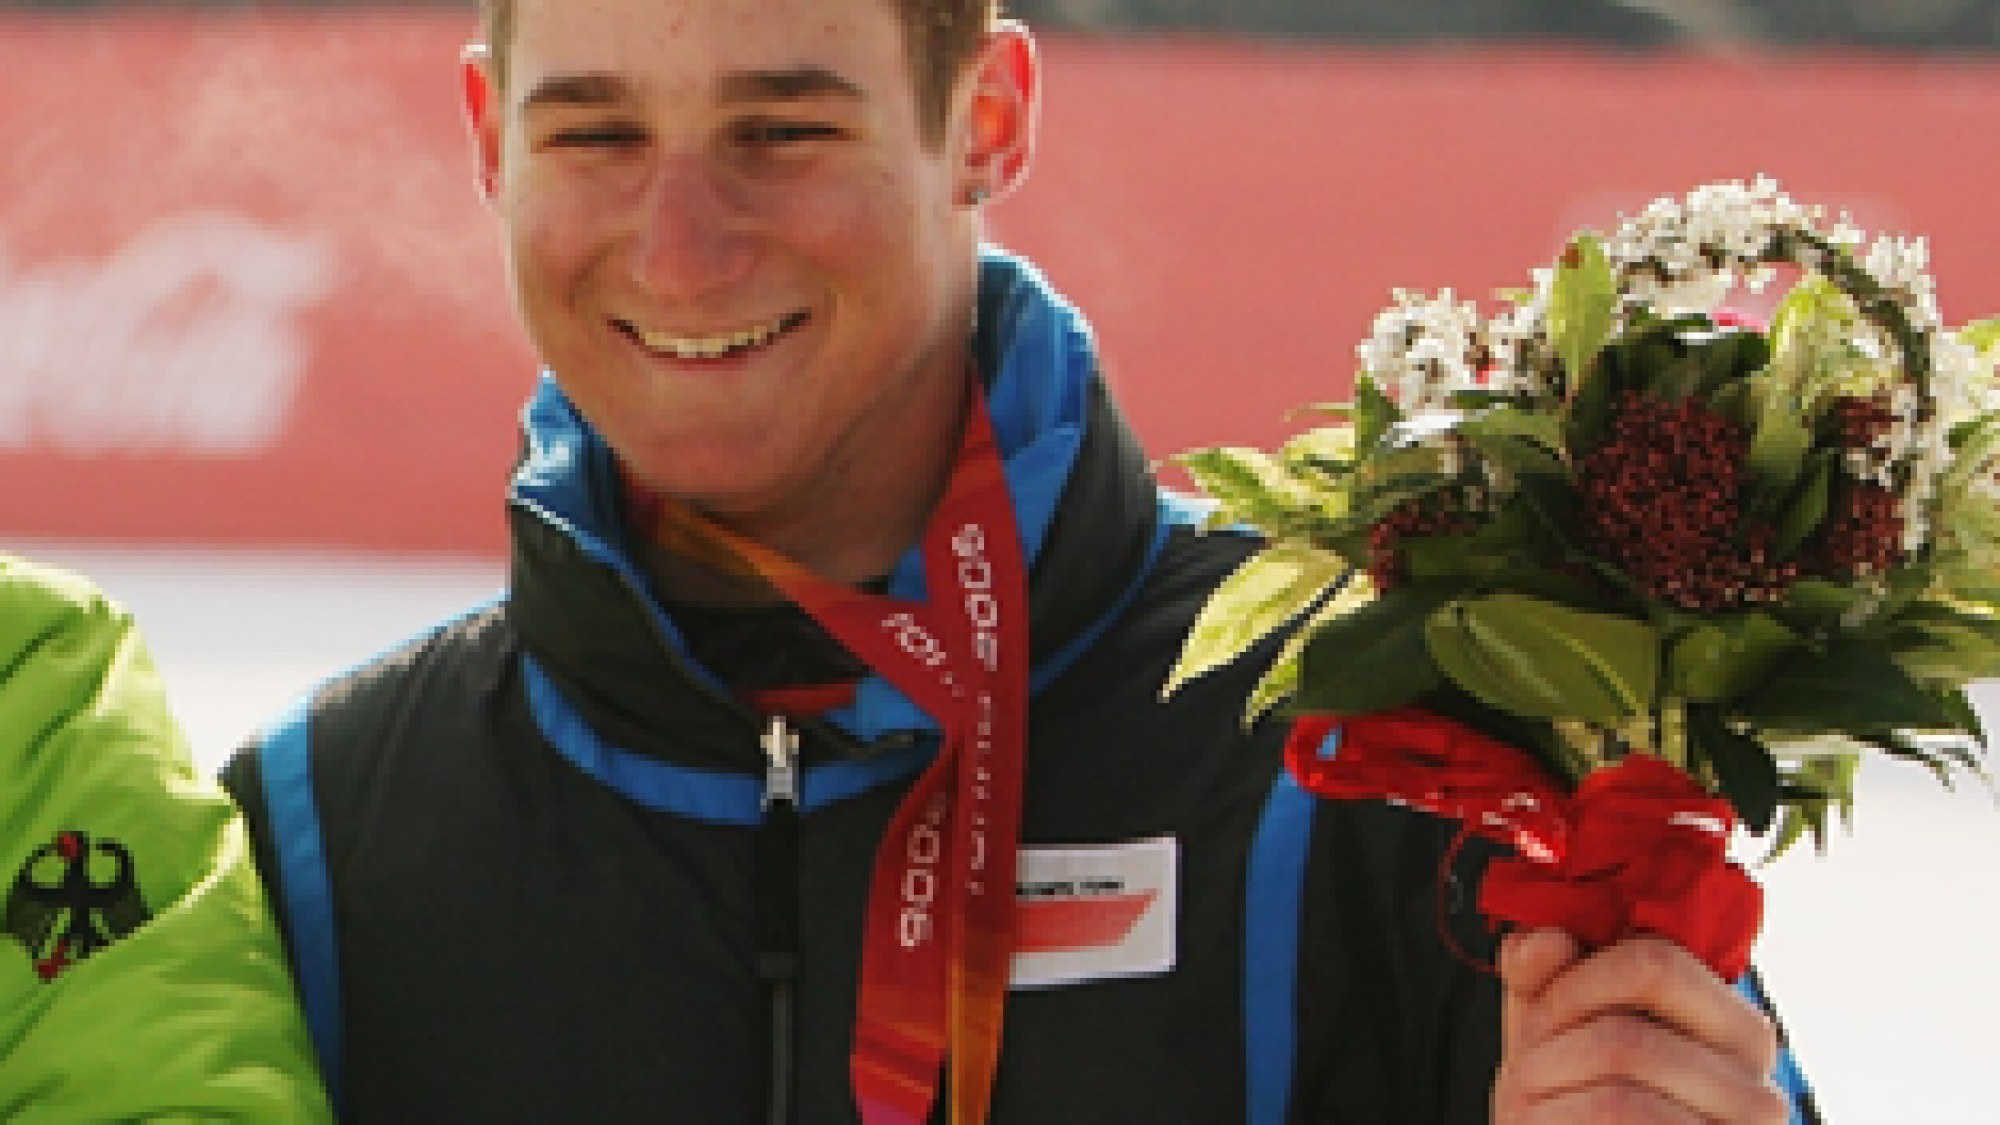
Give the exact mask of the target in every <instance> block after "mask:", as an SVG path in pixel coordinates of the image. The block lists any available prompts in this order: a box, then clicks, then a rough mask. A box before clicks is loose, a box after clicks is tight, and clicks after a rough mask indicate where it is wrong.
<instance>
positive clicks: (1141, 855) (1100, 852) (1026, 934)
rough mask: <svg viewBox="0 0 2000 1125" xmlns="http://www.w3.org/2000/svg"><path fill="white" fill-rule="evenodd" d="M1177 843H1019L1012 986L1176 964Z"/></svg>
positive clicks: (1101, 976) (1132, 973)
mask: <svg viewBox="0 0 2000 1125" xmlns="http://www.w3.org/2000/svg"><path fill="white" fill-rule="evenodd" d="M1179 876H1180V847H1179V843H1178V842H1177V841H1176V840H1175V839H1174V838H1173V837H1172V836H1160V837H1156V838H1154V839H1150V840H1135V841H1133V842H1131V843H1126V844H1095V845H1090V846H1087V847H1074V848H1022V849H1021V852H1020V865H1019V867H1018V869H1017V870H1016V873H1015V885H1016V888H1017V890H1016V895H1015V899H1014V969H1013V977H1012V981H1011V983H1012V985H1013V987H1015V988H1042V987H1047V986H1050V985H1062V984H1078V983H1081V982H1084V981H1090V980H1104V979H1108V978H1112V977H1129V976H1143V975H1147V974H1152V973H1164V972H1167V971H1168V970H1170V969H1172V968H1173V967H1174V950H1175V942H1174V926H1175V923H1176V919H1177V918H1178V917H1179V904H1178V902H1177V893H1176V892H1177V890H1178V885H1179Z"/></svg>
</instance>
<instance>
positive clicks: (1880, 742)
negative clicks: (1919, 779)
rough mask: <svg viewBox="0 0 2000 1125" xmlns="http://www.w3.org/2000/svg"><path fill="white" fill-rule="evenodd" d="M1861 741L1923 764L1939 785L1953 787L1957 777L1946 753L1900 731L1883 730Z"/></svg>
mask: <svg viewBox="0 0 2000 1125" xmlns="http://www.w3.org/2000/svg"><path fill="white" fill-rule="evenodd" d="M1859 741H1861V742H1863V743H1865V744H1867V745H1869V746H1872V747H1874V748H1875V749H1877V750H1880V751H1882V752H1883V753H1884V754H1887V755H1889V756H1890V757H1892V758H1900V759H1902V760H1903V761H1906V762H1915V763H1917V764H1918V765H1920V766H1923V767H1924V768H1925V769H1927V770H1929V771H1931V776H1932V777H1935V778H1937V780H1938V784H1939V785H1942V786H1944V787H1945V788H1946V789H1950V788H1952V782H1953V781H1954V780H1955V778H1954V777H1953V776H1952V768H1951V760H1950V758H1949V757H1948V756H1946V755H1945V754H1942V753H1938V752H1935V751H1932V750H1930V749H1927V748H1926V747H1924V746H1923V745H1921V744H1919V743H1918V742H1916V741H1915V740H1914V739H1912V738H1910V736H1908V735H1906V734H1902V733H1900V732H1898V731H1883V732H1882V733H1880V734H1874V735H1867V736H1864V737H1862V738H1860V739H1859Z"/></svg>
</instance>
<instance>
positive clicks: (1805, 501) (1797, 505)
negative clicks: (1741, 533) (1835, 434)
mask: <svg viewBox="0 0 2000 1125" xmlns="http://www.w3.org/2000/svg"><path fill="white" fill-rule="evenodd" d="M1833 474H1834V467H1833V461H1832V459H1831V458H1827V457H1813V458H1811V467H1810V468H1809V469H1807V470H1806V474H1805V480H1804V481H1802V482H1800V484H1799V486H1798V488H1797V489H1795V490H1794V491H1793V492H1792V497H1791V500H1790V502H1789V503H1787V504H1786V505H1785V509H1784V515H1783V516H1781V517H1780V518H1779V520H1778V525H1777V533H1776V535H1775V537H1774V538H1773V540H1772V543H1771V546H1772V547H1773V548H1774V549H1775V550H1776V551H1777V552H1778V555H1779V556H1780V557H1781V558H1782V557H1785V556H1789V555H1790V554H1791V553H1792V552H1794V551H1796V550H1798V549H1799V546H1800V544H1802V543H1804V542H1805V541H1806V539H1807V538H1808V537H1810V536H1811V535H1812V533H1813V532H1814V531H1815V530H1816V529H1817V528H1818V527H1819V525H1820V524H1822V523H1824V522H1825V521H1826V510H1827V504H1828V503H1829V502H1830V500H1831V498H1832V495H1833Z"/></svg>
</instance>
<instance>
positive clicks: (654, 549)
mask: <svg viewBox="0 0 2000 1125" xmlns="http://www.w3.org/2000/svg"><path fill="white" fill-rule="evenodd" d="M932 387H933V388H934V391H935V393H931V394H928V395H925V396H923V397H924V398H925V399H927V400H928V401H925V402H922V403H918V404H909V403H906V404H905V406H906V407H907V406H910V405H915V406H916V407H917V409H916V410H915V411H914V412H910V411H907V410H906V411H905V415H906V421H908V422H909V423H910V424H909V425H908V427H907V429H906V430H905V431H904V436H902V438H901V441H902V448H900V449H899V450H897V451H895V452H894V453H893V455H885V451H884V450H881V449H879V448H842V449H839V450H837V451H835V454H834V457H833V458H832V459H831V460H830V463H829V464H827V465H824V466H821V471H819V472H817V473H816V474H815V475H814V477H813V479H812V480H810V481H806V482H802V484H801V486H800V487H798V488H795V489H792V490H790V491H789V492H788V494H787V496H786V497H785V499H784V500H783V501H782V502H780V503H777V504H767V505H760V506H756V507H744V508H732V507H730V506H727V505H715V504H704V505H699V506H698V507H699V510H700V511H701V513H702V514H703V515H704V516H706V517H707V518H709V519H710V520H713V521H714V522H716V523H718V524H721V525H722V526H724V527H726V528H728V529H729V530H731V531H733V532H735V533H737V534H739V535H742V536H744V537H746V538H749V539H753V540H755V541H757V542H759V543H762V544H763V545H765V546H767V547H769V548H771V549H773V550H775V551H777V552H779V553H780V554H783V555H785V556H787V557H788V558H790V559H792V560H793V561H794V562H797V563H798V564H800V565H801V566H804V567H805V568H806V569H808V570H810V571H812V572H813V573H815V574H817V575H819V576H820V577H822V578H826V579H829V580H831V581H834V582H839V583H843V584H846V585H858V584H860V583H863V582H868V581H872V580H874V579H878V578H880V577H882V576H883V575H885V574H888V573H889V572H890V571H892V570H893V569H894V568H895V565H896V563H897V561H898V560H899V559H901V558H902V556H903V554H904V553H905V552H906V551H908V550H909V548H910V547H911V546H912V545H913V544H915V543H917V542H918V541H919V540H920V539H921V538H922V536H923V533H924V529H925V527H926V525H927V524H928V523H929V520H930V516H931V513H932V511H933V510H934V509H935V508H936V507H937V504H938V501H939V500H940V499H941V498H942V497H943V495H944V493H945V490H946V488H947V487H948V486H949V485H950V483H951V478H952V474H953V472H954V471H955V470H956V468H957V463H958V450H959V444H960V441H961V439H962V433H961V431H962V429H963V426H964V419H965V414H966V407H967V405H968V401H969V396H970V393H971V387H972V383H971V380H969V379H950V380H936V381H934V383H933V384H932ZM926 435H927V436H926ZM642 557H643V558H644V561H645V562H646V564H647V566H648V568H649V569H650V570H651V572H652V574H653V577H654V579H655V581H656V582H658V583H659V585H660V589H661V590H662V591H664V592H666V593H667V594H668V596H670V597H674V598H679V599H684V600H687V601H700V602H713V603H734V604H755V603H760V602H776V601H782V600H784V595H783V594H781V593H780V592H779V591H778V590H777V589H776V588H775V587H773V586H771V585H770V584H769V583H768V582H766V581H765V580H764V579H763V578H761V577H759V576H757V575H755V574H750V573H745V572H744V571H743V570H741V569H740V568H738V567H736V566H733V565H731V564H730V563H729V561H728V560H727V559H726V558H724V557H720V556H718V555H716V554H715V551H714V548H713V546H712V545H709V544H703V543H659V542H654V541H651V539H650V537H649V540H648V543H647V545H646V547H645V548H644V550H643V556H642Z"/></svg>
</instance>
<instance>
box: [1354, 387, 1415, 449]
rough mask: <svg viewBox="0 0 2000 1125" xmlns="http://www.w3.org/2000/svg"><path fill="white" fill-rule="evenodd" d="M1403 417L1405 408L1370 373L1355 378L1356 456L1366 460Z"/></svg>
mask: <svg viewBox="0 0 2000 1125" xmlns="http://www.w3.org/2000/svg"><path fill="white" fill-rule="evenodd" d="M1402 420H1403V411H1402V409H1401V408H1400V407H1398V406H1397V405H1396V403H1395V401H1394V400H1392V399H1391V398H1390V397H1389V396H1388V395H1385V394H1383V393H1382V388H1380V387H1378V386H1376V385H1375V380H1374V379H1372V378H1370V377H1369V376H1367V375H1356V376H1355V377H1354V449H1355V453H1356V455H1357V456H1359V457H1361V458H1362V459H1363V460H1366V459H1367V458H1369V457H1370V456H1373V455H1374V452H1375V448H1376V447H1377V446H1379V445H1380V444H1381V443H1382V437H1383V435H1384V434H1387V433H1388V432H1389V430H1390V429H1391V428H1392V427H1394V426H1395V425H1396V423H1398V422H1400V421H1402Z"/></svg>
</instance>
